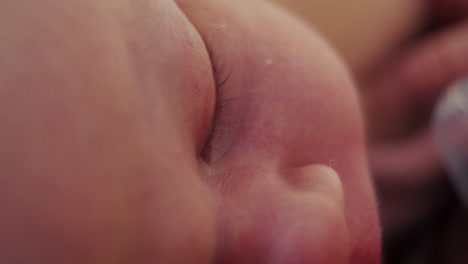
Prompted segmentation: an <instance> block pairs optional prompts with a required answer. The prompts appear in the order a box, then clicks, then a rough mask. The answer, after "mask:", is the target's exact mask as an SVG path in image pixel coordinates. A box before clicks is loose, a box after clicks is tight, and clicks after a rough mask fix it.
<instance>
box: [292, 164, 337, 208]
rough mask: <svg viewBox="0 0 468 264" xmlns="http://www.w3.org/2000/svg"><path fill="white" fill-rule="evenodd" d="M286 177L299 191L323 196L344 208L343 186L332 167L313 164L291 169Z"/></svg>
mask: <svg viewBox="0 0 468 264" xmlns="http://www.w3.org/2000/svg"><path fill="white" fill-rule="evenodd" d="M284 177H285V179H286V181H287V182H289V183H290V185H291V186H292V187H293V188H294V189H295V190H297V191H304V192H310V193H313V194H317V195H323V196H325V197H326V198H327V199H330V200H332V201H333V202H334V203H336V205H337V206H339V208H340V209H342V208H344V194H343V185H342V182H341V179H340V176H339V175H338V173H337V172H336V171H335V170H334V169H333V168H332V167H330V166H326V165H322V164H311V165H306V166H302V167H297V168H293V169H289V170H287V171H286V172H285V174H284Z"/></svg>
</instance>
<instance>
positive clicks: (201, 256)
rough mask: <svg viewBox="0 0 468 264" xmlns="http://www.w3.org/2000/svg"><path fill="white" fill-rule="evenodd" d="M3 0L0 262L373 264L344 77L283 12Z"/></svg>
mask: <svg viewBox="0 0 468 264" xmlns="http://www.w3.org/2000/svg"><path fill="white" fill-rule="evenodd" d="M0 4H1V6H2V8H0V21H1V23H0V25H9V26H8V27H6V26H3V27H0V32H1V33H2V36H3V37H4V38H5V39H8V40H9V41H6V42H2V44H0V49H1V50H2V51H4V52H2V53H1V55H0V67H1V69H2V70H1V71H0V87H1V88H0V109H1V111H0V124H1V127H2V129H1V130H0V145H1V146H2V149H1V151H0V175H2V177H0V193H1V196H0V197H1V198H2V199H1V200H0V201H1V202H0V210H1V211H2V212H6V213H4V214H3V216H2V218H1V219H0V234H1V237H2V239H0V260H1V261H0V262H2V263H353V264H359V263H379V261H380V229H379V224H378V217H377V210H376V206H375V199H374V194H373V191H372V186H371V183H370V180H369V176H368V171H367V165H366V161H365V158H364V157H365V150H364V149H365V148H364V136H363V128H362V118H361V115H360V112H359V107H358V100H357V97H356V95H355V93H354V90H353V84H352V82H351V81H350V78H349V76H348V74H347V72H346V70H345V69H344V67H343V65H342V64H341V62H340V61H339V60H338V59H337V58H336V56H335V55H334V53H333V51H332V50H330V49H329V48H328V47H327V44H326V43H324V42H323V41H322V39H321V38H320V37H318V36H317V35H316V34H315V33H313V32H311V31H310V30H308V29H307V28H306V27H305V26H304V25H303V24H301V23H299V22H297V21H296V20H295V19H294V18H293V17H292V16H290V15H288V14H285V13H284V12H283V11H282V10H280V9H278V8H275V7H272V6H271V5H270V4H268V3H266V2H262V1H248V4H247V2H242V1H235V2H233V1H211V0H210V1H208V0H203V1H202V0H200V1H177V3H175V2H173V1H170V0H160V1H152V2H150V1H143V0H141V1H124V0H121V1H110V0H109V1H91V0H87V1H86V0H85V1H83V0H80V1H66V2H59V3H58V2H55V1H51V0H48V1H40V2H39V1H37V2H36V1H29V3H27V4H25V3H21V2H14V1H1V2H0ZM18 21H20V22H21V23H19V22H18ZM37 32H40V34H38V33H37ZM70 32H73V34H71V33H70ZM78 43H79V44H78ZM209 54H210V55H211V58H210V57H209ZM212 66H215V67H216V76H214V75H213V73H212ZM174 73H176V74H174ZM219 79H226V80H227V81H226V83H225V85H224V86H223V87H222V88H221V89H220V90H219V91H215V87H214V86H215V83H216V80H219ZM216 92H217V93H218V94H217V95H216ZM215 97H217V99H215ZM231 99H232V100H231ZM216 100H224V101H229V100H231V101H230V103H229V104H227V103H226V104H225V105H224V106H223V107H222V108H221V109H219V108H218V109H217V111H218V112H217V113H214V109H215V105H216V102H215V101H216ZM213 118H215V119H216V118H217V120H215V123H214V127H213V132H212V133H211V134H209V130H210V123H211V122H212V119H213ZM208 136H209V138H208ZM208 142H209V144H208ZM202 150H203V151H202ZM202 152H203V153H205V154H204V155H202ZM207 153H209V156H207V155H208V154H207ZM321 164H323V165H321ZM31 219H34V220H33V221H32V220H31ZM25 252H27V254H25Z"/></svg>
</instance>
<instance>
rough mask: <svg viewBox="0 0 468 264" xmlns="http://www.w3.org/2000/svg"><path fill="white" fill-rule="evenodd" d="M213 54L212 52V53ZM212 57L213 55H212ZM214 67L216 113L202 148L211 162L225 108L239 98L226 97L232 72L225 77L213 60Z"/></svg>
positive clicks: (203, 154) (206, 158) (204, 156)
mask: <svg viewBox="0 0 468 264" xmlns="http://www.w3.org/2000/svg"><path fill="white" fill-rule="evenodd" d="M210 55H211V54H210ZM210 57H211V56H210ZM212 65H213V66H212V67H213V76H214V81H215V89H216V98H215V109H214V114H213V117H212V122H211V126H210V129H209V131H208V134H207V136H206V140H205V145H204V147H203V149H202V152H201V153H202V157H203V158H204V159H205V161H206V162H210V160H211V149H212V141H213V138H214V137H215V136H216V134H217V127H218V126H219V125H220V123H221V122H222V120H223V118H224V114H223V115H221V114H222V113H223V110H224V109H225V107H226V106H227V105H229V104H230V103H231V102H233V101H235V100H236V99H237V98H233V99H228V98H226V96H225V94H226V88H227V86H226V83H227V82H228V81H229V78H230V77H231V73H229V74H227V75H226V76H225V77H222V76H223V74H222V73H221V72H220V71H219V67H218V63H217V62H216V61H214V60H212Z"/></svg>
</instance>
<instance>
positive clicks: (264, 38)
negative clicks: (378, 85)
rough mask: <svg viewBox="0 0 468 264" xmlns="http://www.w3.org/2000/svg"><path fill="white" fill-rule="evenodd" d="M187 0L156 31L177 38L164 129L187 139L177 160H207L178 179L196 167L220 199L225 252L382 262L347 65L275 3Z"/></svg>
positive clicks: (166, 68) (244, 256)
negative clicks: (158, 30) (275, 6)
mask: <svg viewBox="0 0 468 264" xmlns="http://www.w3.org/2000/svg"><path fill="white" fill-rule="evenodd" d="M176 2H177V4H178V6H176V5H175V4H174V3H172V2H170V1H168V2H167V7H166V8H165V9H164V10H168V9H172V10H174V12H167V11H165V12H163V13H162V14H161V15H164V16H166V18H165V19H164V20H165V21H166V24H165V26H164V27H161V26H160V27H159V29H161V30H162V31H161V32H162V33H161V35H160V36H161V37H158V38H155V40H154V41H155V44H154V45H153V46H154V47H161V44H158V43H161V41H162V40H164V41H165V42H166V41H167V42H169V43H171V44H170V45H167V46H165V47H164V49H163V48H162V47H161V49H160V50H158V51H155V52H158V53H161V54H164V55H163V57H162V58H160V59H159V60H158V61H159V62H160V63H158V62H156V63H157V64H158V67H159V70H160V71H161V72H164V74H162V76H163V77H164V78H165V82H164V83H162V85H160V86H158V87H157V88H156V91H153V92H154V93H157V94H158V95H159V96H157V97H160V96H163V95H166V99H165V100H166V102H168V104H167V109H168V110H167V111H168V113H170V114H168V115H165V116H164V117H165V118H167V119H168V120H169V119H170V120H171V122H175V124H173V126H172V127H171V126H166V127H165V128H167V129H168V130H172V132H168V133H169V134H171V135H177V134H180V136H179V137H174V139H173V140H174V141H176V142H183V144H182V145H181V146H180V148H181V150H180V154H179V155H180V156H179V158H178V159H172V160H171V161H172V162H173V167H174V168H179V167H180V166H181V165H180V164H195V165H194V166H195V167H198V169H195V167H194V168H193V171H192V173H185V174H181V173H178V174H176V175H179V174H181V175H180V176H174V177H188V176H187V175H191V176H192V178H193V181H199V182H200V185H202V186H204V188H205V189H206V190H207V192H210V193H211V195H212V198H213V200H214V201H215V202H214V214H215V219H216V220H215V221H216V227H215V231H214V232H215V234H216V237H215V242H210V244H209V245H210V246H211V245H212V244H211V243H215V244H216V252H215V255H216V259H217V260H218V261H220V262H221V263H348V262H349V263H377V262H378V260H379V227H378V221H377V212H376V208H375V201H374V196H373V192H372V188H371V184H370V182H369V177H368V172H367V169H366V163H365V159H364V154H365V153H364V143H363V133H362V123H361V117H360V112H359V106H358V101H357V99H356V95H355V91H354V90H353V84H352V83H351V81H350V79H349V76H348V75H347V73H346V71H345V70H344V69H343V66H342V65H341V63H340V62H339V61H338V60H337V58H336V57H335V56H334V54H333V53H332V52H331V51H330V50H329V49H328V47H327V46H326V44H325V43H323V42H322V40H321V39H320V38H319V37H317V35H316V34H314V33H313V32H311V31H309V30H308V29H307V28H305V27H304V26H303V25H302V24H300V23H298V22H297V21H296V20H295V19H293V18H291V17H290V16H289V15H287V14H285V13H284V12H283V11H281V10H279V9H277V8H274V7H272V6H271V5H270V4H268V3H265V2H261V1H245V2H243V1H213V0H204V1H188V0H187V1H183V0H181V1H176ZM179 8H180V9H179ZM161 19H162V18H161ZM170 21H172V22H170ZM168 32H170V34H169V36H168V35H167V34H168ZM168 63H169V65H168ZM212 69H214V70H213V71H212ZM173 73H177V74H178V75H177V76H178V77H179V78H175V77H174V74H173ZM167 76H170V78H168V77H167ZM155 97H156V96H155ZM175 106H179V107H175ZM180 106H182V107H180ZM167 122H169V121H167ZM156 140H161V141H167V138H166V137H159V138H157V139H156ZM173 144H175V143H173ZM167 151H168V150H164V151H163V150H161V155H166V154H165V153H167ZM319 164H323V165H325V166H319ZM330 167H331V168H330ZM332 169H333V170H334V171H336V173H337V174H338V175H336V174H335V172H333V170H332ZM177 195H179V194H177ZM194 201H196V200H195V199H186V200H183V201H181V203H184V204H187V203H189V202H194ZM208 206H212V204H210V205H208V204H207V207H208ZM168 217H169V216H168ZM170 219H171V218H170ZM196 220H197V219H191V221H196ZM170 221H172V222H177V221H180V222H184V221H185V220H181V219H179V218H176V219H172V220H170ZM199 221H200V222H201V223H206V220H201V219H200V220H199ZM191 223H193V222H191ZM183 226H184V227H187V225H183ZM197 226H198V225H195V226H194V227H193V228H194V229H195V230H198V228H197ZM199 235H200V237H198V241H202V240H203V239H207V237H206V236H204V235H202V234H199ZM207 248H208V249H209V248H210V247H208V246H207ZM208 249H207V250H208ZM194 253H198V254H200V251H196V252H194ZM207 254H208V253H207Z"/></svg>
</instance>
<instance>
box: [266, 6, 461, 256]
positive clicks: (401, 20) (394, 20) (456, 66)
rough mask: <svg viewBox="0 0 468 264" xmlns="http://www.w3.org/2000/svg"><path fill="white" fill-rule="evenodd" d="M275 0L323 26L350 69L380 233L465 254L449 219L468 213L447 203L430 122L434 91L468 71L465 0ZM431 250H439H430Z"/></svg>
mask: <svg viewBox="0 0 468 264" xmlns="http://www.w3.org/2000/svg"><path fill="white" fill-rule="evenodd" d="M274 1H275V2H279V3H280V4H281V5H283V6H285V7H287V8H289V9H290V10H291V11H292V12H294V13H296V14H298V15H300V16H302V18H303V19H304V20H305V21H307V22H308V23H309V24H310V25H312V26H313V27H315V28H317V30H318V31H319V32H321V33H323V35H324V36H326V37H327V39H328V40H329V41H330V43H331V44H332V45H333V46H334V47H335V48H336V49H337V51H338V53H339V54H340V55H342V57H343V58H344V59H345V61H346V62H347V65H348V66H349V67H350V69H351V71H352V72H353V73H354V77H355V80H356V82H357V86H358V88H359V90H360V91H359V92H360V94H361V101H362V103H363V108H364V110H365V113H366V116H367V128H368V135H369V139H368V140H369V158H370V165H371V168H372V174H373V176H374V179H375V182H376V184H377V188H378V196H379V200H380V208H381V213H382V214H381V216H382V222H383V227H384V231H385V232H386V234H387V235H388V236H387V238H390V240H393V238H395V237H404V236H406V235H405V234H407V233H409V234H410V235H409V236H413V237H421V238H422V239H421V240H424V239H425V240H436V241H438V242H436V243H437V244H436V245H435V246H434V245H430V246H429V247H426V249H427V251H428V252H430V253H429V254H431V255H430V256H429V258H431V261H440V262H441V263H465V262H466V261H468V256H466V254H463V253H462V252H466V249H464V248H460V245H461V246H462V247H463V245H464V244H465V243H460V241H462V240H461V239H460V238H461V237H463V236H466V234H467V230H466V228H465V227H464V226H465V225H464V224H458V225H457V224H456V223H463V222H466V216H463V215H464V213H463V212H461V213H460V211H459V212H455V213H453V212H447V210H452V211H453V209H447V208H453V207H454V206H453V205H451V204H453V203H456V202H455V200H453V199H452V195H451V194H450V189H449V186H448V184H447V180H446V178H445V177H443V176H444V171H443V166H442V165H441V162H440V158H439V157H438V154H437V150H436V148H435V146H434V142H433V139H432V135H431V131H430V121H431V114H432V110H433V107H434V104H435V102H436V100H437V99H438V98H439V96H440V95H441V94H442V93H443V91H444V89H445V88H446V87H448V86H449V85H450V84H451V83H452V82H454V81H456V80H457V79H458V78H463V77H465V76H466V75H467V74H468V59H467V58H468V23H467V20H466V19H465V18H466V17H467V15H468V2H467V1H463V0H448V1H445V0H417V1H404V0H397V1H394V0H380V1H370V0H369V1H367V0H355V1H354V0H350V1H301V0H274ZM454 210H455V211H457V210H458V209H454ZM443 214H448V215H451V216H453V214H454V215H455V217H453V219H455V220H440V219H439V220H437V219H438V215H443ZM460 215H462V216H461V217H460ZM463 217H465V220H463ZM449 219H450V218H449ZM428 226H434V227H435V229H439V230H438V231H436V234H435V235H434V234H429V235H427V234H426V235H421V236H420V235H417V234H415V232H416V233H418V232H419V233H429V232H426V231H427V230H426V231H425V229H426V228H427V229H431V227H428ZM437 226H438V227H437ZM421 227H422V228H421ZM446 227H449V228H446ZM415 230H416V231H415ZM440 230H441V231H440ZM431 232H432V231H431ZM437 232H439V233H438V234H437ZM457 237H458V238H457ZM416 240H417V239H413V240H411V239H410V240H409V241H413V242H414V241H416ZM444 241H451V242H450V243H446V242H444ZM457 241H458V244H457ZM452 242H453V243H452ZM412 244H416V243H409V244H406V246H407V247H411V245H412ZM416 247H417V246H416ZM434 252H437V253H440V252H442V253H440V255H443V257H442V258H441V259H439V260H436V259H437V258H435V257H434ZM460 253H461V254H460ZM423 262H424V260H423ZM400 263H401V262H400Z"/></svg>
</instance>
